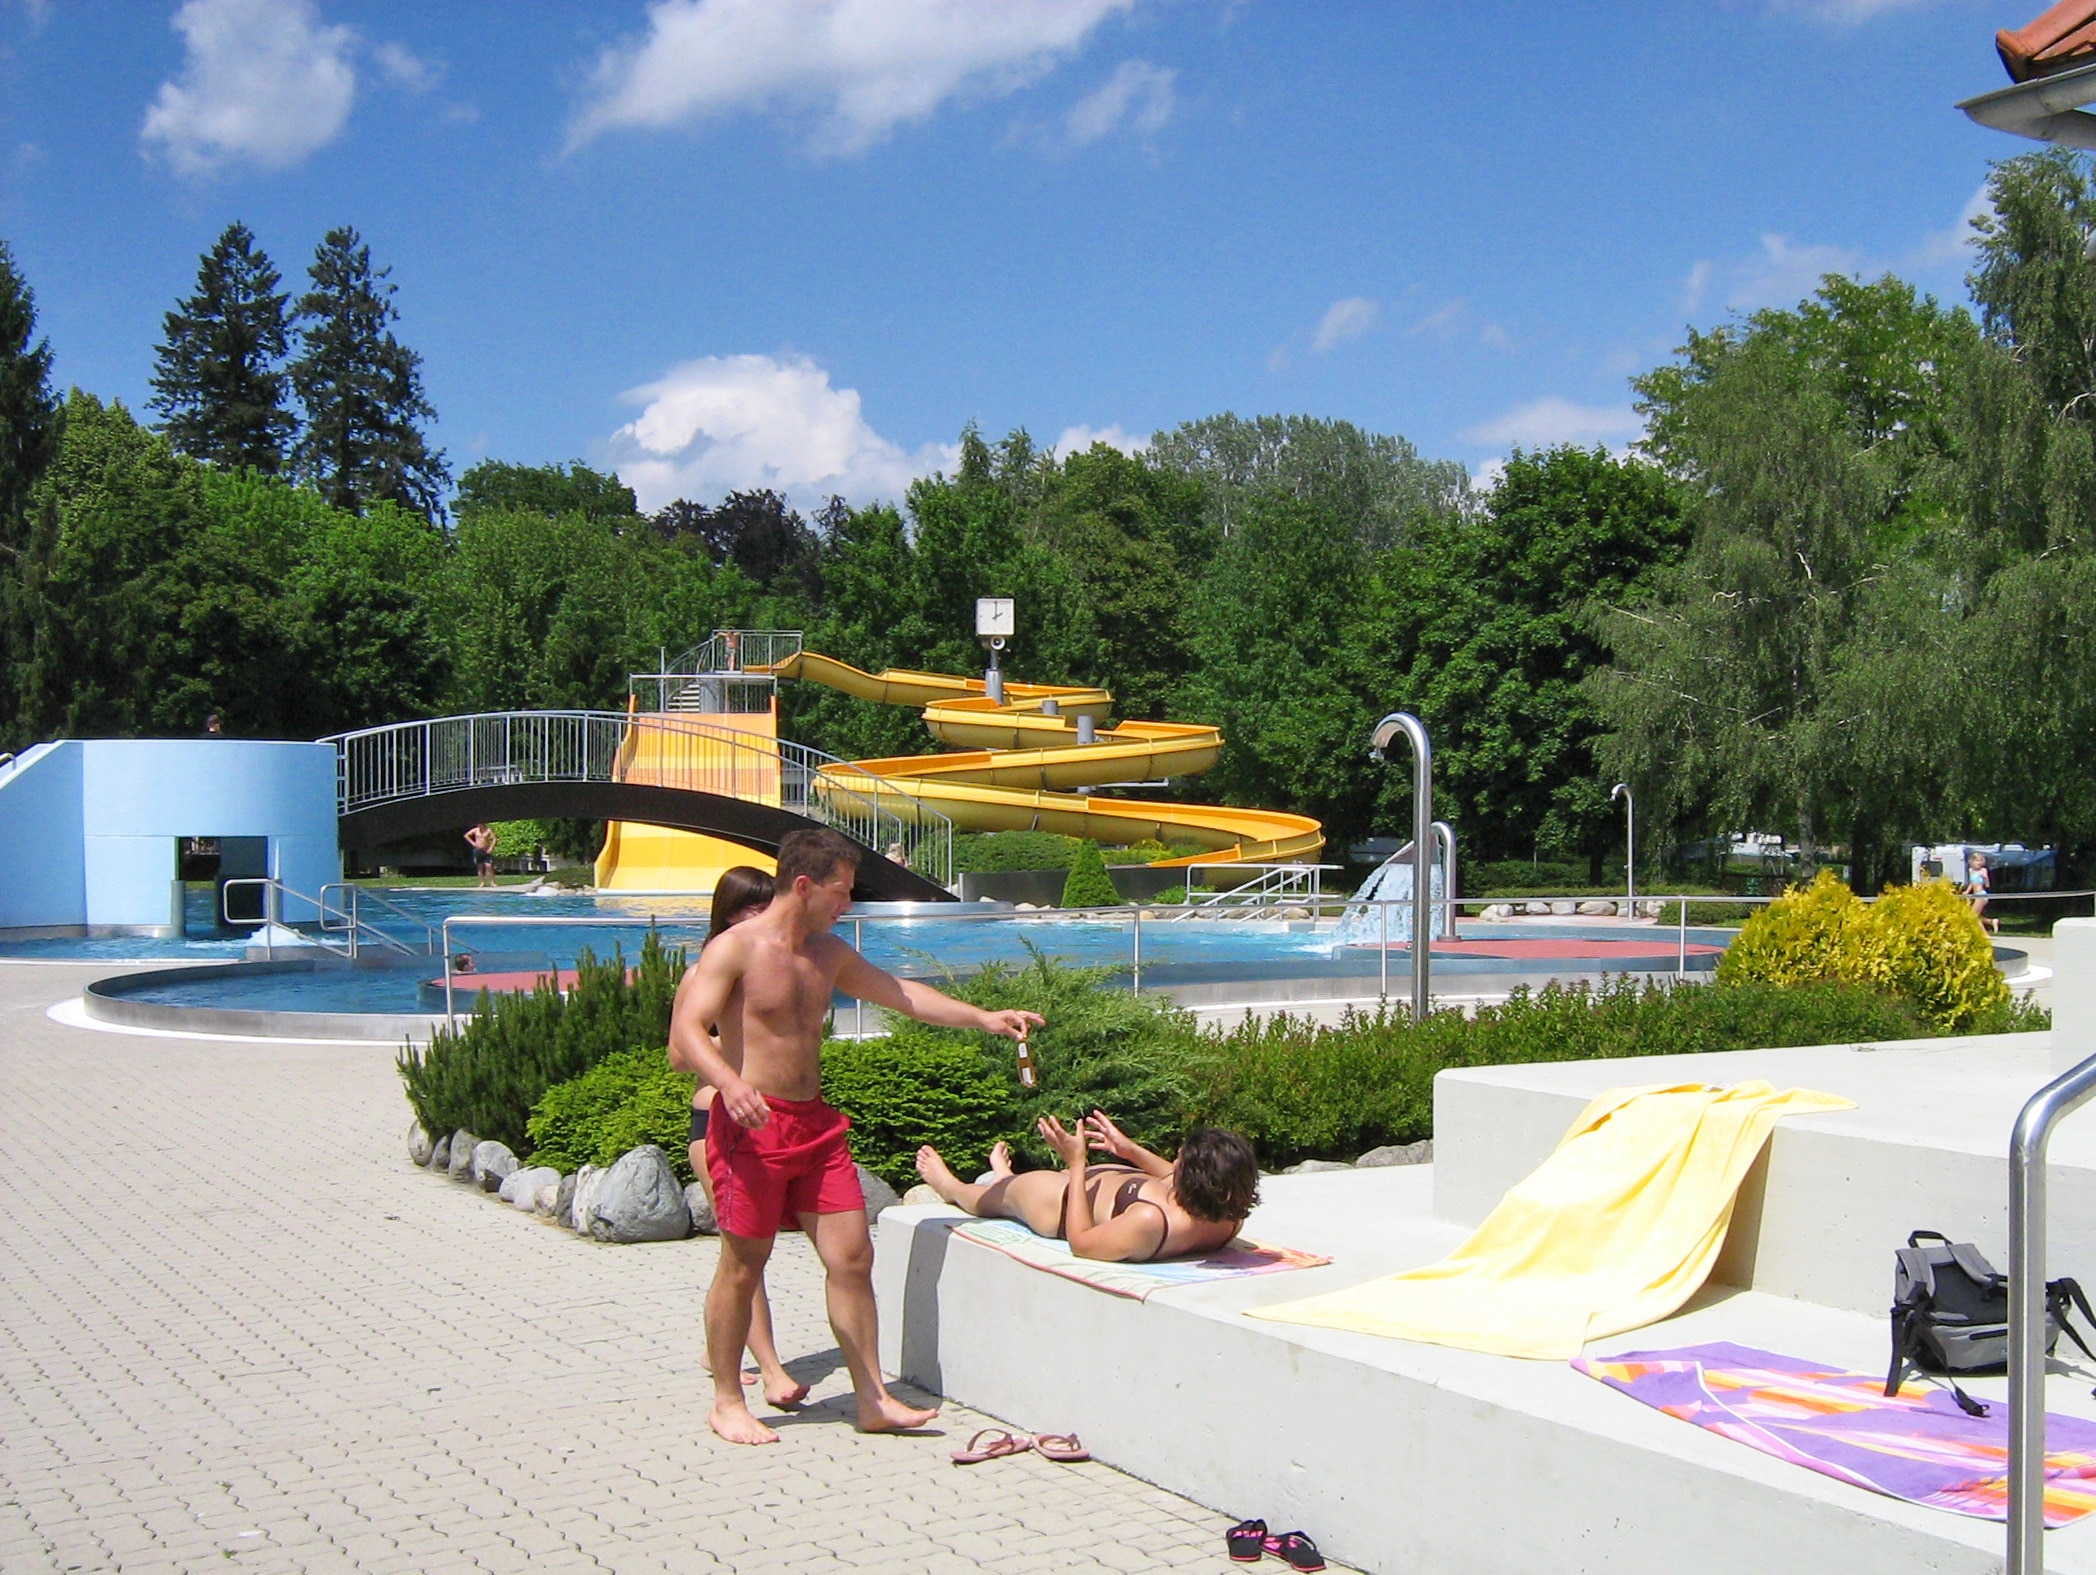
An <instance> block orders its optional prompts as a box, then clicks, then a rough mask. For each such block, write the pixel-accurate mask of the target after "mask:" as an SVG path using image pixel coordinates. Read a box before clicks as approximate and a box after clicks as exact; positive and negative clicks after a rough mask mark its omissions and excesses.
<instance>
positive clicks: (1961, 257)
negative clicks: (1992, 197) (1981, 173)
mask: <svg viewBox="0 0 2096 1575" xmlns="http://www.w3.org/2000/svg"><path fill="white" fill-rule="evenodd" d="M1993 211H1994V204H1993V203H1991V202H1990V201H1988V200H1987V183H1986V182H1985V181H1981V182H1980V186H1979V190H1977V191H1975V192H1974V193H1973V194H1972V195H1971V196H1970V197H1968V198H1967V199H1966V200H1965V206H1964V207H1963V208H1961V209H1959V210H1958V217H1957V221H1956V222H1955V223H1954V224H1952V225H1951V226H1950V227H1949V228H1948V229H1943V230H1937V231H1935V232H1933V233H1932V234H1929V235H1926V236H1924V237H1922V242H1921V245H1920V246H1918V247H1916V248H1915V249H1914V251H1913V252H1912V253H1911V254H1910V255H1909V256H1908V258H1907V266H1908V267H1910V268H1930V267H1937V268H1941V267H1945V266H1950V265H1956V266H1959V267H1966V266H1969V265H1970V264H1971V263H1972V262H1973V260H1974V259H1973V255H1972V253H1973V247H1974V245H1975V244H1976V243H1977V242H1978V240H1979V236H1978V235H1977V234H1975V233H1974V232H1973V228H1972V221H1973V220H1974V219H1977V218H1980V217H1981V216H1982V215H1986V214H1991V213H1993Z"/></svg>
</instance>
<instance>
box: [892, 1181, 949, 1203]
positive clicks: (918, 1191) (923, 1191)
mask: <svg viewBox="0 0 2096 1575" xmlns="http://www.w3.org/2000/svg"><path fill="white" fill-rule="evenodd" d="M902 1200H903V1202H905V1203H907V1204H909V1205H910V1206H911V1207H913V1208H917V1207H921V1206H922V1205H924V1204H927V1203H940V1202H943V1201H945V1200H944V1199H942V1198H941V1197H940V1196H939V1194H938V1193H936V1192H934V1191H932V1189H931V1188H930V1187H928V1186H926V1185H925V1184H924V1183H923V1182H921V1181H920V1182H918V1183H917V1185H916V1186H914V1187H912V1188H910V1190H909V1191H908V1192H905V1193H904V1194H903V1195H902Z"/></svg>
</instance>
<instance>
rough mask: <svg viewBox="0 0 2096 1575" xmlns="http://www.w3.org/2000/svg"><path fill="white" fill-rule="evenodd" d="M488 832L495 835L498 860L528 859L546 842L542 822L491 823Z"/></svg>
mask: <svg viewBox="0 0 2096 1575" xmlns="http://www.w3.org/2000/svg"><path fill="white" fill-rule="evenodd" d="M488 830H490V831H492V832H494V833H495V857H496V858H498V859H525V858H530V857H531V856H532V855H533V854H534V853H536V852H538V850H539V849H540V848H542V847H545V846H546V845H547V841H548V832H547V830H546V823H545V822H544V821H543V820H497V821H491V822H490V823H489V825H488Z"/></svg>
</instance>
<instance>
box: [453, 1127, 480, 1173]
mask: <svg viewBox="0 0 2096 1575" xmlns="http://www.w3.org/2000/svg"><path fill="white" fill-rule="evenodd" d="M479 1142H480V1139H479V1138H477V1137H475V1136H474V1135H473V1134H472V1133H470V1132H468V1131H467V1130H466V1129H465V1128H464V1127H460V1128H459V1129H458V1130H457V1131H456V1132H454V1133H452V1134H451V1159H450V1160H449V1162H448V1163H447V1164H446V1166H445V1169H446V1171H447V1172H448V1173H449V1175H450V1177H451V1179H452V1180H453V1181H471V1180H472V1179H473V1150H474V1147H475V1146H476V1145H477V1144H478V1143H479Z"/></svg>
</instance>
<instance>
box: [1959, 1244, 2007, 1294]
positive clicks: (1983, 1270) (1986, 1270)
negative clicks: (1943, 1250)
mask: <svg viewBox="0 0 2096 1575" xmlns="http://www.w3.org/2000/svg"><path fill="white" fill-rule="evenodd" d="M1944 1245H1945V1246H1947V1247H1949V1248H1950V1255H1951V1260H1952V1261H1953V1262H1954V1263H1956V1264H1957V1266H1958V1267H1959V1268H1961V1269H1963V1270H1964V1271H1965V1277H1966V1278H1967V1279H1969V1280H1970V1281H1972V1283H1973V1284H1975V1285H1983V1286H1986V1287H1988V1288H1990V1289H1998V1288H1999V1287H2001V1286H2004V1285H2006V1284H2008V1283H2009V1277H2008V1276H2007V1275H2006V1274H1998V1273H1996V1272H1995V1269H1994V1265H1993V1264H1991V1263H1989V1262H1988V1261H1987V1260H1986V1259H1985V1258H1983V1257H1981V1256H1980V1250H1979V1248H1977V1247H1975V1246H1973V1244H1972V1243H1971V1242H1969V1241H1959V1242H1946V1243H1945V1244H1944Z"/></svg>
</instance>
